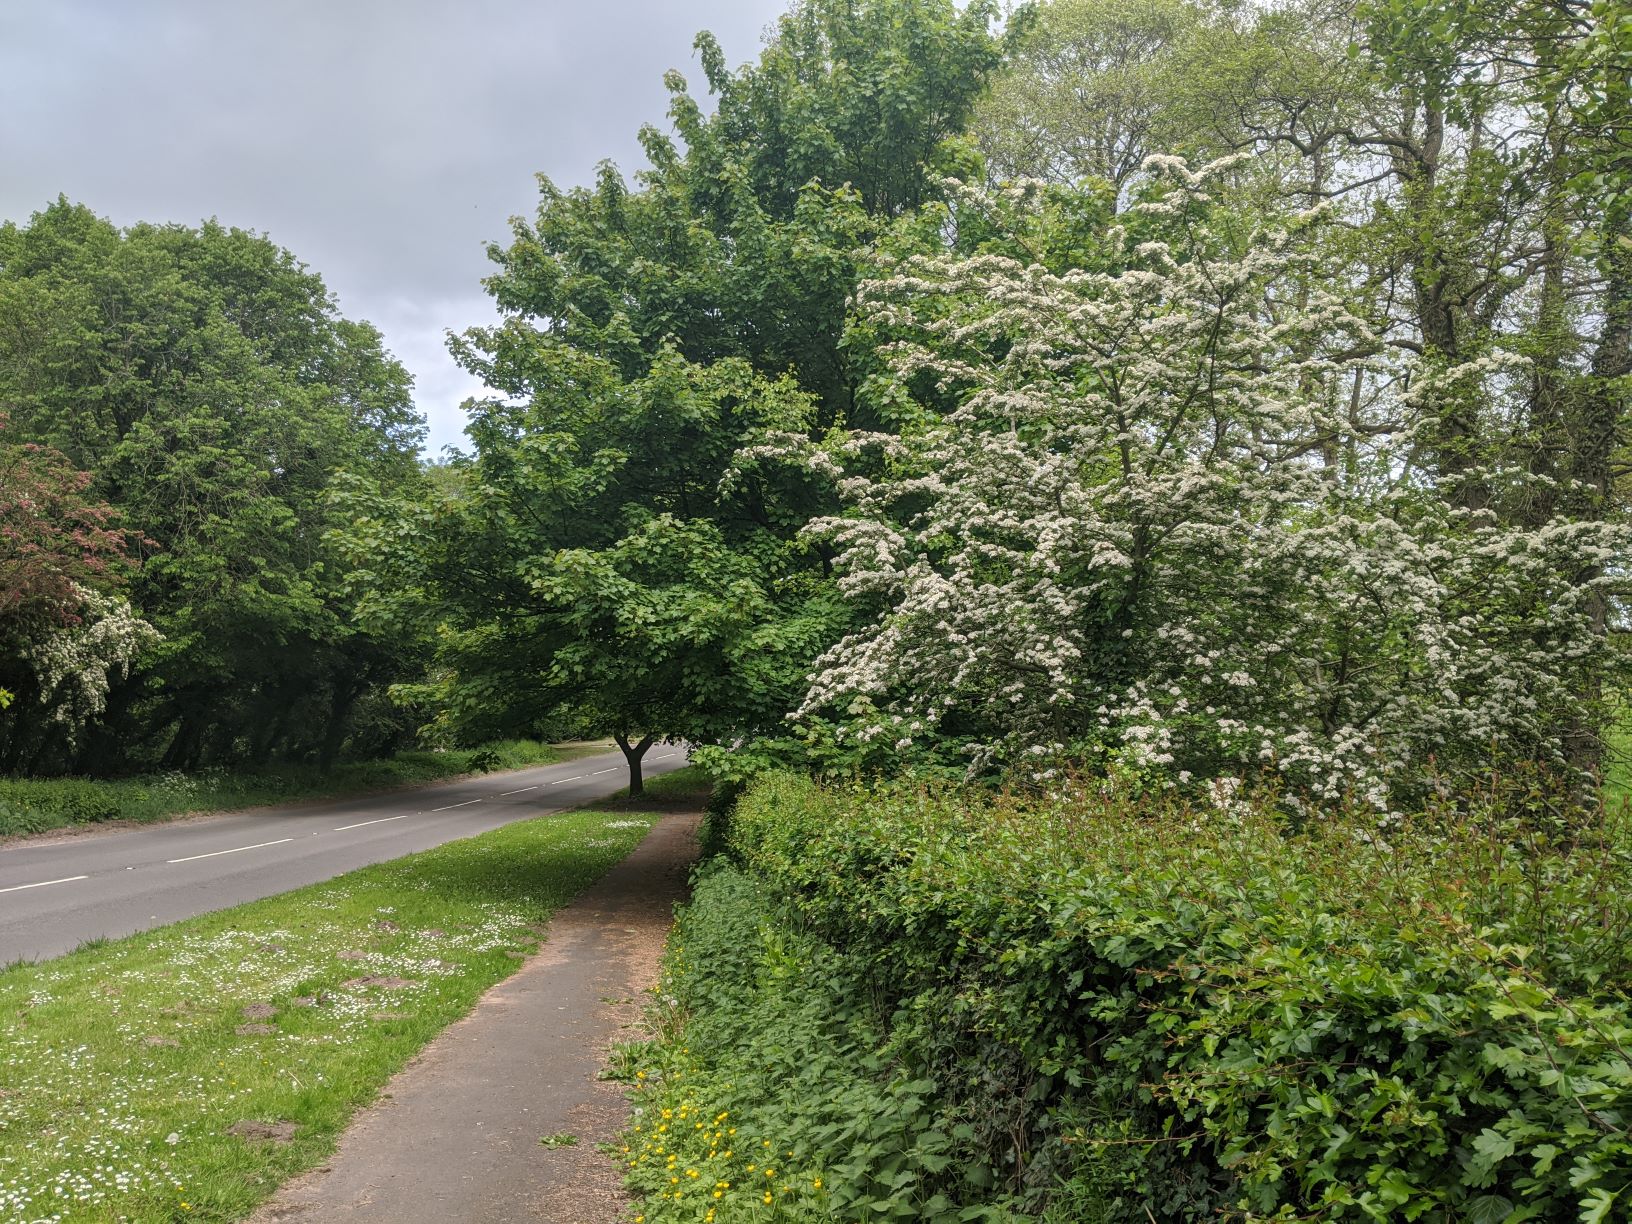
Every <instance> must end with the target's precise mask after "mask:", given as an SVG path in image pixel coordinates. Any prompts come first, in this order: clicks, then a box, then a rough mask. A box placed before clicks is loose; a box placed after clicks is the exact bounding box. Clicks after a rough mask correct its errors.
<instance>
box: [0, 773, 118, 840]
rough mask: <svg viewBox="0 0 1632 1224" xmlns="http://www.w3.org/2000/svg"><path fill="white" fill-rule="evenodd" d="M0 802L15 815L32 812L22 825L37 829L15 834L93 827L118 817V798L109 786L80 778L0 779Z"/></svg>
mask: <svg viewBox="0 0 1632 1224" xmlns="http://www.w3.org/2000/svg"><path fill="white" fill-rule="evenodd" d="M0 803H4V804H5V805H6V807H7V808H8V809H10V811H11V812H12V813H13V814H14V816H15V815H16V814H18V813H31V814H32V815H30V816H26V817H21V819H22V820H24V822H25V823H34V824H38V825H39V828H38V829H34V828H20V829H18V830H16V831H18V832H30V833H32V832H39V831H41V830H43V829H50V828H56V827H58V826H61V825H70V824H94V823H97V822H100V821H104V820H116V819H118V817H119V814H120V805H119V800H118V797H117V795H116V794H115V793H114V792H112V791H110V790H109V788H108V787H106V786H103V785H101V784H98V783H96V782H90V781H86V780H85V779H83V778H50V779H39V780H22V779H17V780H0Z"/></svg>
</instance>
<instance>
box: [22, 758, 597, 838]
mask: <svg viewBox="0 0 1632 1224" xmlns="http://www.w3.org/2000/svg"><path fill="white" fill-rule="evenodd" d="M606 747H607V746H606V745H602V744H598V743H585V744H572V745H563V746H552V745H549V744H541V743H539V742H537V741H536V740H505V741H503V742H500V743H496V744H488V745H486V746H484V747H482V748H476V749H456V750H452V751H448V752H401V753H398V754H397V755H396V756H394V757H388V758H385V759H383V760H377V761H350V762H345V763H342V764H339V765H336V766H334V767H333V768H332V769H328V770H322V769H319V768H317V767H316V766H314V765H281V766H276V767H272V768H268V769H264V770H243V771H227V770H205V771H202V772H200V773H191V774H188V773H166V774H157V775H152V776H148V777H143V778H133V779H128V780H122V781H111V782H104V781H90V780H87V779H83V778H61V779H58V778H38V779H35V778H0V837H5V836H13V835H17V834H27V833H44V832H47V831H49V830H52V829H60V828H66V827H68V826H70V825H76V824H92V823H98V822H101V821H108V820H129V821H135V822H138V823H144V824H145V823H149V822H153V821H160V820H169V819H171V818H173V817H176V816H183V815H187V814H188V813H192V812H228V811H233V810H235V809H238V808H247V807H259V806H262V805H263V804H272V803H291V802H298V801H301V800H308V799H340V798H344V797H346V796H348V795H360V794H367V793H368V792H370V791H382V790H391V789H393V788H395V787H401V786H415V785H422V784H424V783H427V782H438V781H441V780H443V779H446V778H456V777H459V776H460V775H462V774H467V773H472V772H482V771H483V769H484V767H485V769H486V770H502V769H523V768H525V767H527V766H529V765H548V764H550V763H552V762H554V761H560V760H568V759H570V758H572V757H574V756H581V755H587V754H588V753H591V752H601V751H605V750H606Z"/></svg>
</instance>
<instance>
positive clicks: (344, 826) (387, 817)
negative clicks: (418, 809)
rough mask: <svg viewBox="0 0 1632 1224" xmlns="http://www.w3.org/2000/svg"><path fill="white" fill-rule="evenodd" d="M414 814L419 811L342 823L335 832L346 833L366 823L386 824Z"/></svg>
mask: <svg viewBox="0 0 1632 1224" xmlns="http://www.w3.org/2000/svg"><path fill="white" fill-rule="evenodd" d="M414 815H417V813H415V812H404V813H403V814H402V815H401V816H381V817H380V818H379V819H378V820H359V821H358V822H357V823H356V824H349V825H341V826H340V827H339V828H338V829H336V830H335V832H336V833H344V832H345V831H346V830H347V829H361V828H362V827H363V826H364V825H371V824H384V823H385V822H386V821H388V820H407V819H408V817H410V816H414Z"/></svg>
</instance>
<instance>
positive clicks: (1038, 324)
mask: <svg viewBox="0 0 1632 1224" xmlns="http://www.w3.org/2000/svg"><path fill="white" fill-rule="evenodd" d="M1224 168H1225V167H1224V166H1222V165H1218V164H1215V165H1212V166H1209V167H1206V168H1204V169H1202V170H1201V171H1199V172H1191V171H1190V170H1189V169H1187V168H1186V167H1185V165H1184V164H1183V163H1182V162H1180V161H1178V160H1177V159H1170V158H1158V159H1154V160H1153V161H1152V162H1151V163H1150V164H1149V165H1148V166H1147V170H1149V171H1153V172H1154V173H1155V179H1156V184H1155V186H1153V187H1152V189H1151V190H1149V191H1148V192H1146V193H1145V194H1144V195H1143V197H1142V198H1141V199H1140V200H1139V201H1138V202H1137V203H1136V204H1134V205H1133V206H1132V207H1131V208H1130V209H1129V210H1128V213H1127V214H1126V215H1125V216H1124V217H1121V218H1118V220H1117V223H1116V224H1114V225H1111V226H1109V227H1108V228H1107V229H1106V231H1105V233H1104V239H1103V244H1104V245H1103V249H1102V251H1101V252H1100V254H1099V258H1097V259H1096V260H1093V261H1087V262H1088V263H1089V264H1090V266H1087V267H1083V266H1077V267H1068V268H1066V269H1064V270H1060V271H1053V270H1050V268H1049V267H1048V266H1046V265H1045V264H1044V263H1042V262H1039V261H1038V260H1037V259H1036V258H1035V257H1034V256H1035V252H1037V251H1039V250H1041V249H1043V245H1042V243H1041V241H1040V240H1039V239H1038V235H1039V234H1040V233H1041V232H1042V231H1044V230H1046V227H1047V226H1048V225H1049V224H1050V220H1049V219H1050V216H1051V214H1052V213H1054V212H1055V211H1056V210H1055V209H1054V208H1053V207H1052V206H1051V193H1050V192H1049V191H1046V190H1043V189H1041V188H1040V187H1038V186H1037V185H1030V186H1027V185H1021V186H1019V187H1016V188H1013V189H1010V190H1007V191H1005V192H1003V193H1000V194H998V195H987V194H982V193H978V192H967V193H965V194H964V195H963V197H962V198H961V199H960V200H959V202H958V203H957V204H956V205H955V206H953V207H952V208H951V209H950V210H949V212H948V225H949V226H950V227H953V228H955V227H956V226H957V224H958V222H959V218H960V217H978V218H980V224H981V225H983V226H986V227H992V226H994V225H996V227H997V228H998V229H1003V228H1005V227H1006V229H1007V231H1008V233H1009V234H1010V236H1011V239H1012V241H1011V242H1010V244H1009V247H1008V249H1007V250H1000V249H999V248H1000V247H1001V246H1002V244H1001V243H989V244H988V248H987V252H986V253H979V254H975V255H970V254H968V253H966V252H962V251H952V252H949V253H944V254H937V255H926V256H917V257H911V258H907V259H904V260H902V261H900V262H899V263H898V264H896V265H895V266H893V267H891V268H888V269H887V271H886V273H885V274H883V275H881V276H880V277H878V278H877V279H874V280H871V281H869V282H867V283H865V284H863V286H862V287H861V289H860V291H859V293H858V295H857V309H858V312H859V315H860V317H861V320H862V322H863V325H864V326H868V327H871V328H873V329H875V330H876V331H877V332H878V333H879V334H881V335H886V334H887V335H889V336H892V337H893V340H891V341H890V342H889V343H888V344H887V345H886V348H885V351H886V352H887V354H888V359H889V364H890V369H891V371H892V374H893V379H894V394H896V395H897V396H898V397H901V398H911V397H909V396H908V391H909V389H910V390H913V391H915V392H916V393H917V395H916V398H917V400H918V401H920V402H923V403H924V404H925V405H926V406H925V407H924V408H923V410H922V411H921V413H920V414H919V416H918V418H917V420H916V421H915V422H914V423H912V424H910V425H909V426H908V427H906V428H905V429H904V430H903V432H902V433H901V434H900V435H899V436H888V437H886V436H880V435H860V434H850V435H845V436H842V437H840V438H838V439H837V440H835V441H834V442H832V443H831V444H829V445H827V446H825V447H821V448H817V447H811V446H808V445H806V444H804V443H803V442H802V441H801V440H799V439H797V438H793V437H788V438H784V439H782V440H781V445H782V447H783V448H784V450H785V451H786V452H787V453H797V454H801V455H803V457H804V458H805V460H806V462H807V463H809V464H811V465H812V466H814V467H816V468H818V469H819V470H823V471H826V472H828V473H830V474H832V475H834V476H835V477H836V478H837V480H838V487H839V489H840V492H841V494H842V495H843V496H844V498H845V499H846V500H847V502H848V503H849V509H848V512H847V513H845V514H844V515H842V516H838V517H829V518H825V519H822V520H818V521H816V522H814V523H812V524H811V527H810V531H811V532H812V533H814V534H817V535H819V536H822V537H825V538H827V539H829V540H830V541H831V543H832V545H833V546H834V547H835V548H836V550H837V558H836V561H835V566H836V568H837V570H838V572H839V574H840V578H839V583H840V587H841V589H842V591H843V592H844V593H845V595H846V596H847V597H848V598H849V599H850V600H851V601H852V602H853V603H854V604H855V605H856V606H857V607H858V608H861V609H863V610H865V611H866V612H867V613H868V615H867V616H866V617H865V619H864V620H863V622H862V624H861V627H860V628H858V629H856V630H855V631H853V632H851V633H850V634H848V635H847V636H845V637H844V638H843V640H841V641H840V642H838V643H837V644H836V645H835V646H833V647H832V649H830V650H829V651H828V652H826V654H824V655H823V656H822V658H821V659H819V660H818V662H817V664H816V667H815V669H814V671H813V674H812V684H811V688H810V690H809V693H808V695H807V697H806V699H805V702H804V704H803V706H802V708H801V709H800V711H799V717H800V719H801V720H802V721H803V722H804V723H805V730H804V734H806V735H807V737H811V738H812V739H813V740H819V741H821V742H823V743H825V744H826V745H828V746H829V748H830V749H834V748H842V749H844V750H846V752H847V753H848V755H847V756H846V758H845V759H846V760H847V761H848V762H849V763H850V764H855V763H858V762H868V761H872V762H874V763H883V762H884V761H886V760H889V759H907V760H912V759H919V760H925V761H933V760H941V761H943V762H945V761H947V760H949V759H951V758H961V759H964V760H966V761H967V764H968V767H969V768H970V769H971V770H973V771H976V772H979V771H983V770H988V769H994V768H1000V767H1005V766H1014V765H1016V764H1021V765H1025V766H1027V768H1028V769H1029V771H1030V772H1032V773H1033V774H1037V773H1046V771H1047V770H1048V769H1050V768H1052V767H1055V766H1057V765H1058V764H1060V763H1061V762H1063V761H1069V762H1073V763H1083V762H1086V763H1092V764H1095V765H1097V766H1100V767H1107V768H1111V769H1114V770H1120V771H1126V772H1130V773H1132V774H1135V775H1137V776H1140V777H1142V778H1145V779H1148V780H1150V781H1153V782H1157V783H1158V784H1162V785H1170V784H1177V785H1183V784H1186V783H1194V784H1197V785H1199V784H1200V783H1201V782H1202V781H1204V780H1212V779H1220V778H1229V777H1240V776H1242V775H1245V774H1249V773H1250V774H1256V773H1258V772H1260V771H1263V770H1270V771H1274V772H1277V773H1279V774H1280V775H1281V776H1282V777H1283V778H1284V780H1285V782H1286V783H1287V784H1288V785H1289V786H1291V787H1292V788H1294V789H1295V790H1297V791H1298V792H1300V793H1303V794H1307V795H1310V796H1312V797H1320V798H1333V797H1336V796H1337V795H1338V794H1339V793H1342V792H1349V793H1357V794H1360V795H1363V796H1364V797H1366V798H1367V799H1368V800H1369V801H1370V802H1372V803H1374V804H1376V805H1377V806H1379V807H1386V806H1388V805H1389V803H1390V801H1391V799H1393V798H1395V797H1397V795H1398V793H1399V792H1400V790H1401V789H1402V788H1408V787H1410V786H1415V785H1418V784H1420V782H1421V779H1422V778H1423V776H1424V771H1425V770H1426V769H1427V768H1428V766H1429V764H1430V759H1431V758H1432V760H1433V761H1434V762H1436V763H1437V765H1436V768H1437V769H1438V770H1439V771H1442V772H1445V771H1453V772H1454V771H1456V770H1458V769H1462V768H1475V767H1477V766H1478V765H1480V764H1481V763H1486V762H1488V761H1489V759H1490V757H1491V753H1492V751H1493V749H1494V750H1495V751H1496V752H1498V753H1509V754H1512V755H1513V756H1516V757H1522V758H1525V759H1539V760H1543V761H1548V762H1552V763H1556V764H1559V765H1563V764H1564V763H1565V761H1566V754H1565V749H1564V743H1565V740H1566V738H1567V736H1568V735H1569V734H1570V733H1571V729H1572V728H1575V727H1578V726H1579V725H1580V723H1581V721H1582V719H1583V715H1584V714H1585V716H1586V719H1587V721H1588V722H1594V723H1595V720H1596V717H1597V713H1596V712H1593V711H1583V710H1582V709H1581V708H1580V703H1581V701H1582V700H1583V699H1584V695H1587V694H1590V693H1592V692H1593V691H1595V690H1594V688H1593V684H1592V679H1593V677H1595V676H1598V675H1602V674H1603V672H1604V670H1605V669H1606V668H1607V667H1609V666H1610V662H1611V656H1610V653H1609V651H1608V648H1607V647H1606V645H1605V640H1604V637H1603V635H1602V634H1600V633H1598V632H1596V631H1595V627H1594V620H1593V613H1594V604H1595V601H1596V600H1597V599H1598V598H1600V593H1599V586H1600V584H1601V583H1602V581H1603V580H1602V579H1601V578H1600V577H1598V575H1602V574H1604V573H1605V572H1606V567H1607V566H1609V565H1610V563H1611V562H1612V560H1613V558H1614V557H1616V556H1620V555H1625V549H1626V545H1627V538H1626V533H1625V531H1624V530H1623V529H1621V528H1619V527H1616V526H1613V525H1610V524H1606V523H1602V522H1591V523H1589V522H1572V521H1568V520H1564V519H1552V520H1549V521H1547V522H1545V523H1542V524H1540V525H1536V526H1529V527H1520V526H1513V525H1511V524H1506V523H1503V522H1501V521H1499V520H1498V519H1497V517H1496V516H1495V515H1494V514H1492V513H1490V512H1489V511H1485V510H1478V509H1469V508H1466V507H1464V506H1462V505H1460V504H1459V503H1458V502H1457V500H1456V499H1454V498H1450V497H1446V496H1442V495H1441V492H1442V491H1441V490H1439V489H1438V488H1437V487H1436V480H1435V473H1434V472H1433V471H1431V470H1428V469H1426V468H1425V467H1424V466H1423V465H1422V463H1421V462H1420V458H1419V457H1420V456H1421V455H1422V454H1423V453H1424V452H1425V451H1426V450H1428V447H1427V446H1426V445H1425V442H1424V440H1425V438H1426V437H1428V436H1430V431H1431V430H1432V429H1433V428H1434V427H1435V425H1436V424H1437V417H1436V413H1437V410H1438V408H1439V406H1440V405H1441V404H1443V403H1445V402H1447V401H1448V400H1449V399H1450V398H1452V397H1467V396H1469V395H1477V396H1480V397H1483V398H1484V399H1485V400H1486V401H1487V405H1488V406H1489V407H1490V408H1491V409H1492V411H1500V409H1501V400H1502V398H1503V397H1504V396H1507V395H1514V394H1519V393H1520V392H1521V391H1522V387H1523V377H1524V370H1523V369H1522V366H1523V364H1524V363H1523V362H1522V361H1521V360H1520V359H1518V358H1517V357H1511V356H1507V355H1503V354H1495V355H1493V356H1489V357H1485V358H1481V359H1479V360H1477V361H1474V362H1470V363H1465V364H1462V365H1459V366H1440V367H1437V368H1436V367H1432V366H1429V365H1411V364H1402V363H1400V362H1399V361H1398V360H1397V359H1395V358H1393V357H1390V356H1389V355H1388V353H1387V351H1386V350H1385V348H1384V347H1383V346H1382V345H1381V344H1380V343H1379V342H1378V340H1377V337H1376V336H1375V335H1374V334H1373V333H1372V330H1371V328H1370V327H1369V326H1368V324H1367V322H1366V321H1365V320H1364V319H1362V318H1361V317H1360V316H1359V315H1358V314H1356V313H1355V312H1354V311H1353V310H1351V309H1350V307H1349V306H1348V304H1347V303H1346V300H1345V294H1344V293H1343V288H1342V279H1341V277H1342V269H1341V268H1337V267H1334V266H1331V265H1330V264H1329V263H1325V262H1323V257H1322V245H1321V237H1322V225H1323V221H1322V217H1321V216H1320V215H1319V214H1318V213H1316V214H1300V215H1298V216H1295V217H1289V218H1287V219H1286V221H1285V223H1284V224H1282V225H1278V226H1275V225H1272V226H1267V227H1265V228H1263V229H1261V230H1259V231H1257V232H1254V233H1250V234H1248V233H1243V232H1238V231H1236V230H1234V229H1232V223H1233V222H1234V221H1235V220H1236V219H1237V218H1238V215H1239V214H1238V213H1232V212H1229V211H1228V210H1226V209H1223V208H1221V207H1220V205H1219V203H1218V201H1216V200H1215V199H1214V198H1213V196H1212V194H1210V186H1211V181H1212V180H1214V179H1215V177H1216V176H1217V175H1218V174H1219V172H1220V171H1221V170H1223V169H1224ZM926 388H927V389H928V390H927V393H926ZM948 399H949V400H950V402H951V403H952V404H953V407H952V409H951V410H950V411H949V412H940V411H937V410H935V409H934V408H932V407H929V406H927V405H928V404H929V403H930V402H934V403H937V404H938V403H944V402H946V401H947V400H948ZM775 449H776V447H775V446H771V447H767V448H761V453H762V454H763V453H765V452H767V451H772V450H775ZM1484 479H1485V480H1486V481H1487V482H1489V484H1490V485H1491V486H1492V487H1498V486H1500V485H1501V484H1502V483H1503V482H1520V481H1523V480H1525V479H1527V477H1526V475H1525V474H1524V473H1522V472H1518V471H1506V470H1500V469H1491V470H1489V471H1487V472H1486V473H1484ZM1582 575H1586V576H1587V577H1586V578H1585V579H1584V580H1583V579H1582ZM1595 725H1596V723H1595Z"/></svg>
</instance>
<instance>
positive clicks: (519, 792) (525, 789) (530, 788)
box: [499, 786, 538, 799]
mask: <svg viewBox="0 0 1632 1224" xmlns="http://www.w3.org/2000/svg"><path fill="white" fill-rule="evenodd" d="M537 789H538V787H536V786H523V787H520V788H519V789H517V790H513V791H500V792H499V798H500V799H503V798H504V797H505V796H506V795H519V794H521V792H522V791H530V790H537Z"/></svg>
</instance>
